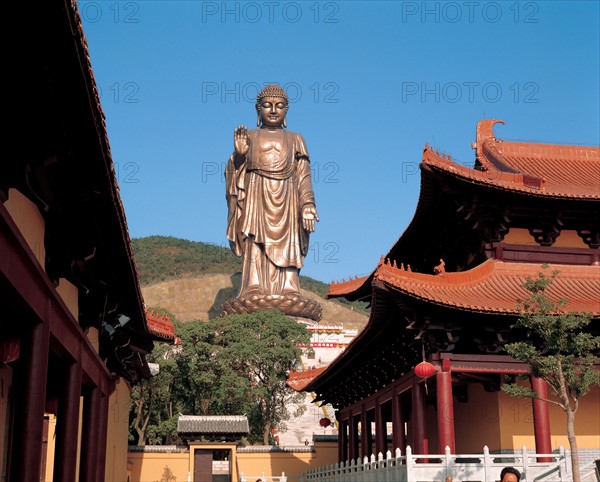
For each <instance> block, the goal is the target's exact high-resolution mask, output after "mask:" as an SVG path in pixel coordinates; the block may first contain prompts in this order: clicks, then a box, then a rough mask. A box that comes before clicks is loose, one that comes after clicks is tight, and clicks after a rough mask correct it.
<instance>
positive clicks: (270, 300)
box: [219, 293, 323, 321]
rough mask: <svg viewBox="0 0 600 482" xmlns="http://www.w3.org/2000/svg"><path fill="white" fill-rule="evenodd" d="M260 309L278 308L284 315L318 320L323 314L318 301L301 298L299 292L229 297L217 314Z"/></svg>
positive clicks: (252, 311) (240, 313)
mask: <svg viewBox="0 0 600 482" xmlns="http://www.w3.org/2000/svg"><path fill="white" fill-rule="evenodd" d="M261 310H279V311H281V312H282V313H283V314H284V315H288V316H298V317H300V318H308V319H310V320H314V321H319V320H320V319H321V316H323V309H322V308H321V305H320V303H318V302H317V301H314V300H311V299H309V298H303V297H302V296H301V295H300V294H299V293H293V294H286V295H258V294H257V295H251V296H249V297H247V298H231V299H229V300H227V301H226V302H225V303H223V305H222V306H221V311H220V313H219V316H226V315H232V314H236V315H242V314H244V313H254V312H256V311H261Z"/></svg>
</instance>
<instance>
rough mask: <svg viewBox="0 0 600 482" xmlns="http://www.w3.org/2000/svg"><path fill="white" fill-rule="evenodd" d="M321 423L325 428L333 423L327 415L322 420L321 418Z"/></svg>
mask: <svg viewBox="0 0 600 482" xmlns="http://www.w3.org/2000/svg"><path fill="white" fill-rule="evenodd" d="M319 425H320V426H321V427H323V428H325V427H329V426H330V425H331V420H329V419H328V418H327V417H323V418H322V419H321V420H319Z"/></svg>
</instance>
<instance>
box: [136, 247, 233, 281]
mask: <svg viewBox="0 0 600 482" xmlns="http://www.w3.org/2000/svg"><path fill="white" fill-rule="evenodd" d="M131 243H132V245H133V251H134V253H135V260H136V264H137V268H138V271H139V277H140V282H141V283H142V284H143V285H146V284H151V283H157V282H159V281H165V280H169V279H178V278H189V277H191V276H197V275H202V274H214V273H235V272H236V271H241V269H242V261H241V258H237V257H236V256H235V255H234V254H233V253H232V252H231V250H230V249H229V248H228V247H225V245H223V246H218V245H216V244H209V243H201V242H195V241H188V240H185V239H179V238H174V237H172V236H149V237H146V238H136V239H132V240H131Z"/></svg>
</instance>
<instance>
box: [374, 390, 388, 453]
mask: <svg viewBox="0 0 600 482" xmlns="http://www.w3.org/2000/svg"><path fill="white" fill-rule="evenodd" d="M386 452H387V427H386V423H385V418H384V417H383V406H382V405H381V402H379V400H377V405H376V406H375V455H377V456H379V454H380V453H381V454H383V458H385V453H386Z"/></svg>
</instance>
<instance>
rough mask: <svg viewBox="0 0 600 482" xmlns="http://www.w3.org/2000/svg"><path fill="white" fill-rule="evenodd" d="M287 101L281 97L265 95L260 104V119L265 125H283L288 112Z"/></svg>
mask: <svg viewBox="0 0 600 482" xmlns="http://www.w3.org/2000/svg"><path fill="white" fill-rule="evenodd" d="M287 108H288V105H287V101H286V100H285V99H283V98H281V97H264V98H263V99H261V101H260V105H259V106H258V115H259V117H260V121H261V123H262V125H263V126H265V127H281V126H282V125H283V121H284V120H285V116H286V114H287Z"/></svg>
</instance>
